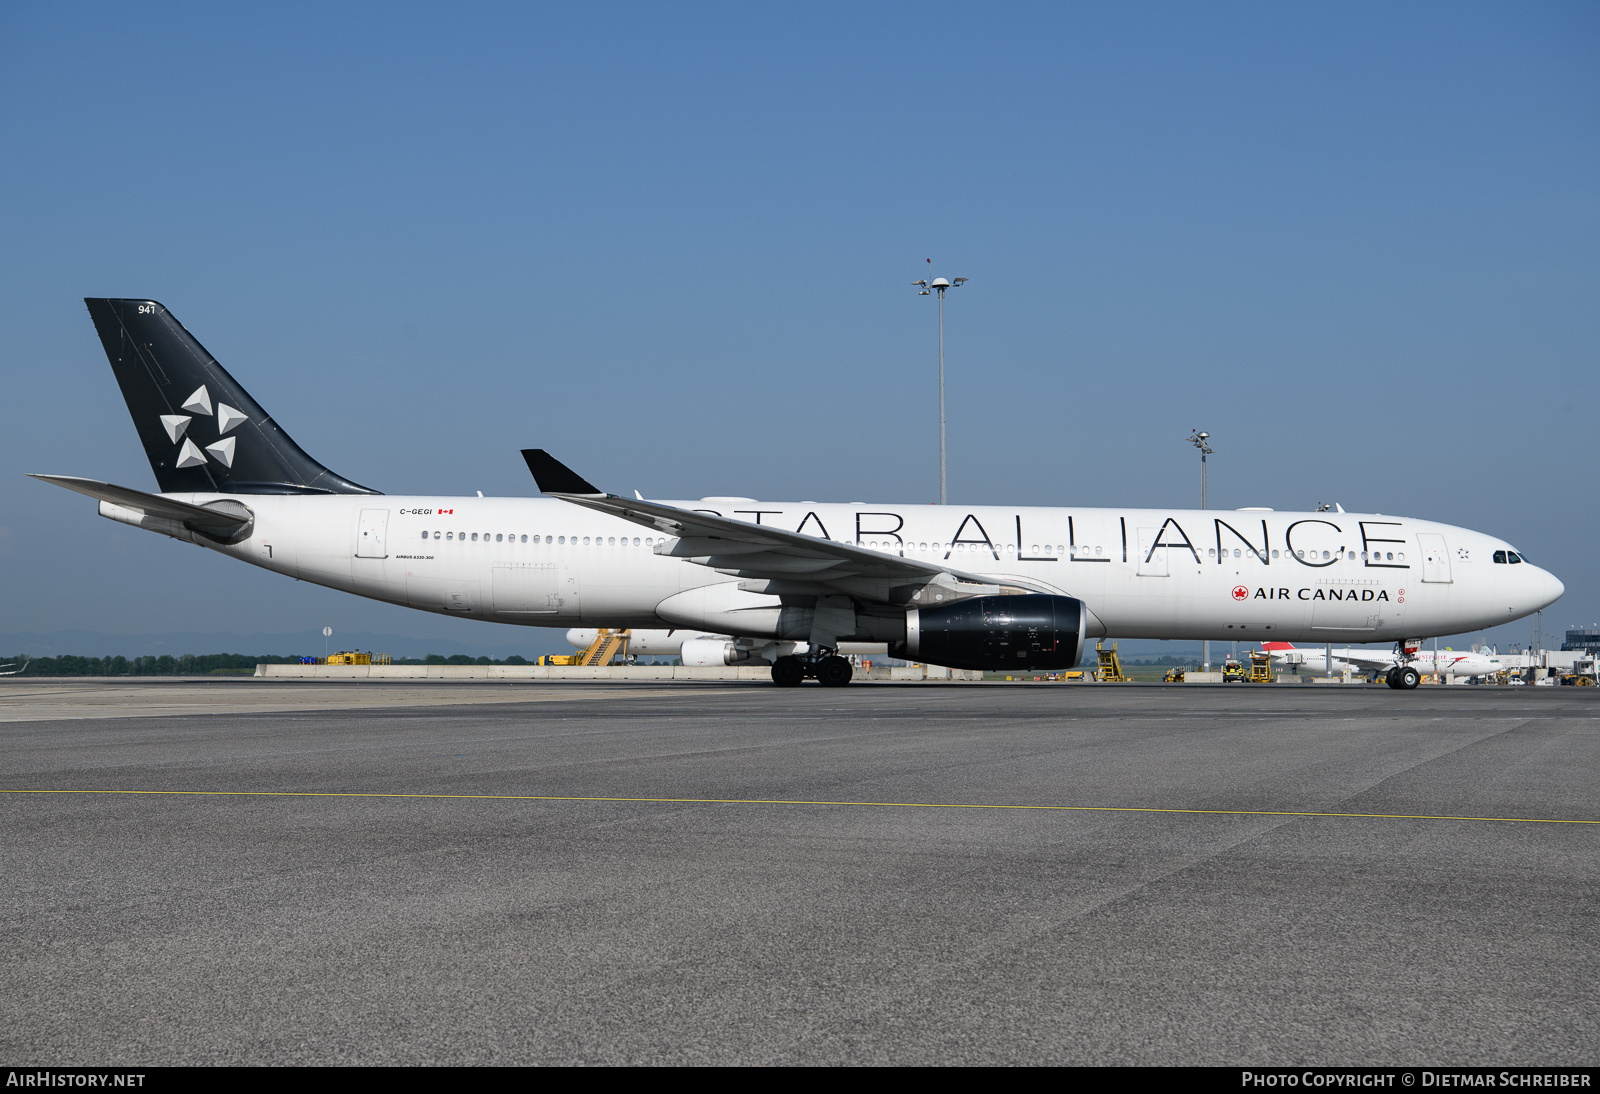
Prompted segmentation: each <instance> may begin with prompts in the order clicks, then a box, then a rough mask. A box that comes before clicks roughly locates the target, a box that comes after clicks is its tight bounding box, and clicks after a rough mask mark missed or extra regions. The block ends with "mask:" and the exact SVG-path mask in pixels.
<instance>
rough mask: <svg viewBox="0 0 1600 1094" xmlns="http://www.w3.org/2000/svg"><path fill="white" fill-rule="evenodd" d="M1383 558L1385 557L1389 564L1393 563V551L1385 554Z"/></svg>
mask: <svg viewBox="0 0 1600 1094" xmlns="http://www.w3.org/2000/svg"><path fill="white" fill-rule="evenodd" d="M1385 557H1386V558H1387V559H1388V560H1389V561H1390V562H1393V561H1394V552H1393V551H1390V552H1389V553H1388V554H1387V555H1386V556H1385Z"/></svg>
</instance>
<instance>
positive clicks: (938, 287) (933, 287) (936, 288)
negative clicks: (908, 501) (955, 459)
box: [912, 258, 968, 505]
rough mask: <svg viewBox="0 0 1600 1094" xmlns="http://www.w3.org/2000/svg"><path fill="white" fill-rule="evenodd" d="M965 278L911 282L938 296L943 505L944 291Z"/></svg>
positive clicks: (941, 486)
mask: <svg viewBox="0 0 1600 1094" xmlns="http://www.w3.org/2000/svg"><path fill="white" fill-rule="evenodd" d="M928 264H929V265H932V264H933V259H931V258H930V259H928ZM967 280H968V279H967V278H965V277H957V278H952V279H950V280H946V279H945V278H942V277H936V278H934V279H933V280H932V281H928V280H926V279H924V280H922V281H913V282H912V284H913V285H916V286H918V287H919V288H921V289H922V291H921V292H920V293H918V294H917V295H918V296H927V295H928V294H929V293H930V292H937V293H938V294H939V504H940V505H943V504H944V503H945V497H946V494H945V474H944V291H945V290H946V289H959V288H960V287H961V286H963V285H965V284H966V283H967Z"/></svg>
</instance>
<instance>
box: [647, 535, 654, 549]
mask: <svg viewBox="0 0 1600 1094" xmlns="http://www.w3.org/2000/svg"><path fill="white" fill-rule="evenodd" d="M644 545H645V546H646V547H654V546H655V537H654V536H645V537H644Z"/></svg>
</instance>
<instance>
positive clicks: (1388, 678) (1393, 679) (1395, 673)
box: [1383, 668, 1400, 691]
mask: <svg viewBox="0 0 1600 1094" xmlns="http://www.w3.org/2000/svg"><path fill="white" fill-rule="evenodd" d="M1399 675H1400V670H1399V669H1397V668H1391V669H1390V670H1389V671H1388V672H1386V673H1384V674H1383V682H1384V683H1385V684H1388V685H1389V686H1390V687H1392V688H1394V689H1395V690H1396V691H1398V690H1399V689H1400V681H1399V679H1398V677H1399Z"/></svg>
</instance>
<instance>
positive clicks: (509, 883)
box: [0, 682, 1600, 1066]
mask: <svg viewBox="0 0 1600 1094" xmlns="http://www.w3.org/2000/svg"><path fill="white" fill-rule="evenodd" d="M78 686H80V687H82V688H84V689H88V690H86V691H85V692H84V694H82V695H80V696H78V700H77V703H78V707H77V708H74V709H78V708H82V709H83V710H89V711H90V712H91V714H94V712H96V711H98V715H95V716H85V715H84V714H82V713H81V712H80V713H78V714H75V715H72V716H70V717H69V716H65V715H60V716H55V720H11V721H4V722H0V791H4V792H3V793H0V835H3V840H0V878H3V879H4V885H3V887H0V924H3V930H4V939H5V953H6V960H5V962H4V965H3V971H0V987H3V990H0V1061H4V1062H5V1063H6V1064H8V1065H19V1066H21V1065H26V1066H48V1065H62V1066H64V1065H105V1066H134V1065H156V1064H241V1063H245V1064H289V1063H362V1064H424V1063H439V1064H488V1063H498V1064H521V1063H551V1064H581V1063H594V1064H600V1063H611V1064H623V1063H631V1064H695V1063H721V1064H781V1063H805V1064H838V1063H854V1064H869V1063H900V1064H906V1063H929V1064H976V1063H1062V1064H1072V1063H1085V1064H1124V1063H1139V1064H1233V1065H1273V1064H1282V1065H1302V1064H1304V1065H1312V1064H1318V1065H1329V1064H1379V1065H1400V1064H1432V1065H1448V1064H1491V1065H1522V1064H1540V1065H1550V1064H1568V1065H1575V1064H1592V1063H1594V1061H1595V1058H1596V1055H1597V1049H1600V992H1597V989H1596V984H1597V975H1600V927H1597V923H1596V912H1597V910H1600V909H1597V899H1596V898H1597V888H1600V882H1597V879H1600V824H1595V823H1592V822H1595V821H1600V778H1596V771H1597V769H1600V764H1597V760H1600V720H1597V717H1596V716H1597V714H1600V701H1597V697H1596V696H1595V695H1594V694H1592V693H1591V691H1590V689H1578V688H1531V687H1527V688H1471V687H1462V688H1424V689H1421V690H1419V691H1416V692H1410V693H1400V692H1393V691H1390V690H1388V689H1387V688H1376V689H1373V688H1359V687H1352V688H1314V687H1308V686H1299V687H1295V686H1288V685H1284V686H1272V687H1244V686H1231V687H1161V686H1151V687H1139V686H1127V687H1118V686H1075V685H1056V686H1038V687H1034V686H1012V687H1005V686H996V687H983V686H978V687H972V686H951V687H936V686H927V685H923V686H909V687H894V686H871V687H867V686H863V687H851V688H846V689H840V690H823V689H821V688H817V687H805V688H800V689H778V688H773V687H770V686H763V685H705V686H699V685H679V686H674V687H671V688H661V687H642V686H640V687H633V686H619V687H612V688H583V689H570V688H569V689H567V690H565V691H563V692H561V693H560V694H561V695H562V696H564V698H562V699H561V700H560V701H535V697H536V696H537V697H538V698H539V699H548V698H549V696H550V695H551V693H552V692H554V691H555V689H554V688H551V689H549V690H546V691H535V689H536V688H537V687H538V686H537V685H534V686H532V687H527V686H525V687H522V688H515V689H503V694H500V697H499V699H498V701H488V700H486V699H485V698H484V696H485V695H486V694H487V693H486V692H483V691H477V692H474V691H471V690H470V685H468V686H466V687H462V686H460V685H433V686H426V687H422V686H418V685H407V686H405V687H387V688H386V687H383V686H369V687H367V688H365V689H363V690H362V691H361V692H360V696H361V698H360V702H363V703H365V704H367V705H366V706H364V707H363V706H356V707H350V708H346V709H298V710H291V711H289V712H283V713H261V712H250V711H240V710H237V709H235V708H236V707H237V702H238V700H237V697H238V696H239V695H240V694H242V693H239V692H233V693H229V692H228V690H227V689H228V687H230V686H232V685H231V684H230V683H229V682H218V683H215V684H199V685H194V686H195V687H198V688H202V689H206V691H205V692H204V693H203V694H210V695H211V696H212V697H213V701H214V706H215V709H216V710H218V711H221V712H219V713H190V714H167V713H151V712H150V710H149V709H146V710H144V711H143V713H144V715H145V716H142V717H125V716H123V715H122V713H121V712H119V709H118V708H117V707H116V706H115V704H112V703H100V704H98V705H97V704H96V703H95V702H94V701H93V695H92V694H90V692H91V691H92V689H93V688H95V687H98V686H101V685H94V684H86V685H78ZM165 686H167V687H170V686H171V685H165ZM315 686H316V685H299V687H300V688H302V689H304V688H306V687H311V688H315ZM452 687H454V688H456V690H455V691H452V690H451V688H452ZM24 694H25V693H24V692H22V691H20V690H16V689H13V690H10V691H4V690H0V708H9V710H10V714H11V715H12V716H15V715H16V713H17V709H18V708H17V703H18V702H19V701H20V700H19V699H18V697H19V696H22V695H24ZM131 694H132V696H133V698H132V700H131V701H133V702H134V703H135V705H139V704H138V702H137V700H138V696H139V694H140V693H138V692H137V691H134V692H133V693H131ZM148 694H149V696H150V697H151V698H150V702H151V703H154V702H156V701H157V697H158V696H159V695H160V694H163V693H161V692H160V691H159V688H158V687H155V686H152V690H151V691H150V692H149V693H148ZM284 694H285V695H289V694H291V693H290V692H285V693H284ZM292 694H293V695H296V696H301V695H304V694H311V695H313V696H314V695H315V694H316V693H315V692H314V691H312V692H305V691H303V690H302V691H295V692H293V693H292ZM230 695H231V696H232V697H231V698H230ZM419 695H420V696H421V698H419ZM452 696H454V697H456V698H459V699H460V700H462V702H461V703H460V704H459V705H457V704H454V703H451V702H450V700H451V698H452ZM296 702H300V700H299V699H297V700H296ZM230 704H232V706H230ZM69 705H70V704H69ZM184 709H190V710H195V709H199V710H204V709H206V702H205V701H203V700H202V701H200V702H198V703H196V702H190V703H188V705H186V706H185V707H184ZM19 791H26V792H27V793H19ZM38 791H50V793H37V792H38ZM87 791H111V792H114V793H86V792H87ZM152 791H154V792H159V793H148V792H152ZM57 792H60V793H57ZM177 792H183V793H177ZM305 795H315V796H305ZM495 796H503V797H495ZM619 798H627V799H651V800H631V801H622V800H616V799H619ZM665 799H722V800H721V801H704V800H702V801H684V800H665ZM818 803H847V804H818ZM1036 806H1050V807H1071V808H1016V807H1036ZM1317 813H1322V814H1330V813H1331V814H1366V815H1363V816H1314V815H1306V814H1317ZM1463 817H1466V818H1490V819H1439V818H1463ZM1500 818H1511V819H1500ZM1572 822H1591V823H1572Z"/></svg>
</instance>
